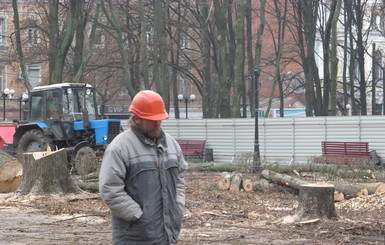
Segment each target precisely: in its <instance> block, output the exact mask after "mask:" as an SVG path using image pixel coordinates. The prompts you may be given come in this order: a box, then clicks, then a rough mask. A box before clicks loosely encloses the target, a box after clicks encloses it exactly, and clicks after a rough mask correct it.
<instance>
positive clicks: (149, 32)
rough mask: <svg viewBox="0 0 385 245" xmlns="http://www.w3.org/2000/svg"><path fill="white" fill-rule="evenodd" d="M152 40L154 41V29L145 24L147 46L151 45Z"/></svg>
mask: <svg viewBox="0 0 385 245" xmlns="http://www.w3.org/2000/svg"><path fill="white" fill-rule="evenodd" d="M153 41H154V30H153V28H152V26H146V42H147V47H148V48H150V47H152V44H153Z"/></svg>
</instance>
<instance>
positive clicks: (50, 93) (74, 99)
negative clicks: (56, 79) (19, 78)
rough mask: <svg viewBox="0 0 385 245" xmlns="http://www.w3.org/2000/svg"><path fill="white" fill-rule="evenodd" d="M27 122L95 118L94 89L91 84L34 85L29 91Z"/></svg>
mask: <svg viewBox="0 0 385 245" xmlns="http://www.w3.org/2000/svg"><path fill="white" fill-rule="evenodd" d="M29 100H30V102H29V105H30V108H29V113H28V121H29V122H49V121H51V120H62V121H82V120H83V119H84V118H83V113H84V112H87V114H88V119H89V120H96V119H97V108H96V102H95V96H94V89H93V88H92V87H91V85H84V84H68V83H61V84H55V85H48V86H40V87H36V88H34V89H33V90H31V92H30V93H29Z"/></svg>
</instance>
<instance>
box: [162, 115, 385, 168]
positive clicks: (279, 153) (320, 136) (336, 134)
mask: <svg viewBox="0 0 385 245" xmlns="http://www.w3.org/2000/svg"><path fill="white" fill-rule="evenodd" d="M254 123H255V120H254V118H238V119H231V118H230V119H168V120H164V121H163V124H162V126H163V128H164V129H165V130H166V131H167V132H169V133H170V134H171V135H173V136H174V137H175V138H177V139H183V138H184V139H206V140H207V147H208V148H212V149H213V152H214V160H215V161H218V162H232V161H234V159H235V158H236V157H239V156H241V155H242V154H252V153H253V152H254V138H255V137H254V135H255V134H254V132H255V125H254ZM258 132H259V149H260V155H261V158H262V159H263V160H265V161H267V162H278V163H294V162H298V163H306V162H309V161H311V159H312V158H313V157H315V156H319V155H320V154H321V141H324V140H329V141H353V142H360V141H362V142H369V149H370V150H376V152H377V154H378V155H379V156H380V157H385V144H384V142H385V122H384V117H383V116H352V117H298V118H261V119H260V120H259V125H258Z"/></svg>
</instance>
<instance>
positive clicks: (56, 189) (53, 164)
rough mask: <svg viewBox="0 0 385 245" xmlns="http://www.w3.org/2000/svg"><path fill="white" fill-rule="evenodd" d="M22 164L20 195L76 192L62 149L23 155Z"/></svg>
mask: <svg viewBox="0 0 385 245" xmlns="http://www.w3.org/2000/svg"><path fill="white" fill-rule="evenodd" d="M22 164H23V170H24V175H23V180H22V182H21V187H20V189H19V190H18V193H19V194H20V195H27V194H35V195H42V194H53V193H55V194H64V193H73V192H76V188H75V185H74V184H73V182H72V179H71V178H70V173H69V169H68V167H67V152H66V150H65V149H64V148H62V149H60V150H58V151H55V152H49V151H48V152H34V153H24V154H23V162H22Z"/></svg>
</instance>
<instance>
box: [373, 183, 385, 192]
mask: <svg viewBox="0 0 385 245" xmlns="http://www.w3.org/2000/svg"><path fill="white" fill-rule="evenodd" d="M384 192H385V183H381V184H379V185H378V186H377V188H376V192H375V193H376V194H378V193H384Z"/></svg>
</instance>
